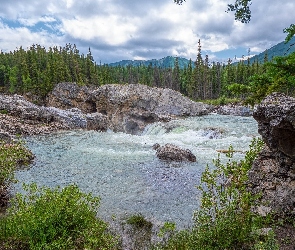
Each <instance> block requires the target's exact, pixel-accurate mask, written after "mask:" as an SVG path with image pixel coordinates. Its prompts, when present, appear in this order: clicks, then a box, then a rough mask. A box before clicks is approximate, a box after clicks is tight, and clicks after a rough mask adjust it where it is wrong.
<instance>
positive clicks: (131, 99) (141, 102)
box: [88, 84, 211, 134]
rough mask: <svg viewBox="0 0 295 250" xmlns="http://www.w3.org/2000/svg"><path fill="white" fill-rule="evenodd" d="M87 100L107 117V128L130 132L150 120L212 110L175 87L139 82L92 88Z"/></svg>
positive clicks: (137, 130) (135, 131) (136, 132)
mask: <svg viewBox="0 0 295 250" xmlns="http://www.w3.org/2000/svg"><path fill="white" fill-rule="evenodd" d="M88 102H93V103H95V107H96V111H97V112H99V113H102V114H105V115H106V116H107V117H108V119H109V128H110V129H112V130H114V131H120V132H126V133H131V134H140V133H141V132H142V131H143V130H144V128H145V126H146V125H147V124H150V123H153V122H157V121H169V120H171V119H173V118H180V117H186V116H197V115H205V114H208V113H209V112H210V111H211V107H210V106H209V105H206V104H203V103H198V102H193V101H191V100H190V99H189V98H187V97H184V96H183V95H182V94H180V93H179V92H176V91H174V90H171V89H162V88H151V87H148V86H146V85H141V84H129V85H118V84H110V85H104V86H102V87H100V88H98V89H97V90H95V91H93V92H92V94H91V97H90V98H89V99H88Z"/></svg>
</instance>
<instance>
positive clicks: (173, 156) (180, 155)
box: [153, 143, 196, 162]
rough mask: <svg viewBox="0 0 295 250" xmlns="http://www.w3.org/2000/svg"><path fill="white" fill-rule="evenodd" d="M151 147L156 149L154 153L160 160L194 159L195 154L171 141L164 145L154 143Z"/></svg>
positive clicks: (192, 160) (179, 160) (180, 160)
mask: <svg viewBox="0 0 295 250" xmlns="http://www.w3.org/2000/svg"><path fill="white" fill-rule="evenodd" d="M153 149H155V150H156V155H157V157H158V158H159V159H160V160H165V161H168V162H170V161H178V162H182V161H191V162H195V161H196V156H195V155H194V154H193V153H192V152H191V151H190V150H189V149H182V148H180V147H178V146H176V145H173V144H171V143H167V144H165V145H164V146H160V144H158V143H156V144H155V145H154V146H153Z"/></svg>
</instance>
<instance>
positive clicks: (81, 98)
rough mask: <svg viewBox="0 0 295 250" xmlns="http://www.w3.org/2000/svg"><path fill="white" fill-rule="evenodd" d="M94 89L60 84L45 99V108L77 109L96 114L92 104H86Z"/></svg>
mask: <svg viewBox="0 0 295 250" xmlns="http://www.w3.org/2000/svg"><path fill="white" fill-rule="evenodd" d="M94 89H95V88H93V87H87V86H79V85H77V84H75V83H68V82H62V83H59V84H57V85H56V86H55V88H54V89H53V90H52V92H51V93H49V95H48V97H47V102H46V106H49V107H55V108H59V109H72V108H78V109H80V110H81V111H82V112H83V113H93V112H96V109H95V106H93V105H94V103H93V102H88V98H89V96H90V94H91V92H92V91H93V90H94Z"/></svg>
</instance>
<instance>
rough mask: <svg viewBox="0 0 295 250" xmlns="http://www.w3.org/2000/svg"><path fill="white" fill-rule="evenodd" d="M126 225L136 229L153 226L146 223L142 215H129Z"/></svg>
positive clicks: (148, 222)
mask: <svg viewBox="0 0 295 250" xmlns="http://www.w3.org/2000/svg"><path fill="white" fill-rule="evenodd" d="M126 223H127V224H129V225H132V226H134V227H136V228H152V226H153V224H152V223H151V222H150V221H147V220H146V219H145V218H144V216H143V215H142V214H134V215H131V216H130V217H129V218H128V219H127V220H126Z"/></svg>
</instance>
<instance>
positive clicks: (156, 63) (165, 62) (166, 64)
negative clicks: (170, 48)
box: [108, 56, 193, 69]
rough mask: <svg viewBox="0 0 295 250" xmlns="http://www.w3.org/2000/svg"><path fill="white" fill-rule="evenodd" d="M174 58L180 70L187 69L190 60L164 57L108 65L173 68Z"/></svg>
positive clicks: (123, 61)
mask: <svg viewBox="0 0 295 250" xmlns="http://www.w3.org/2000/svg"><path fill="white" fill-rule="evenodd" d="M176 58H178V65H179V67H180V68H181V69H183V68H187V66H188V65H189V61H190V60H188V59H186V58H183V57H174V56H166V57H164V58H162V59H151V60H122V61H119V62H115V63H109V64H108V65H109V66H112V67H116V66H122V67H127V66H130V65H131V66H135V67H136V66H141V65H142V66H143V65H144V66H149V65H151V66H152V67H160V68H173V67H174V65H175V60H176ZM192 64H193V62H192Z"/></svg>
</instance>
